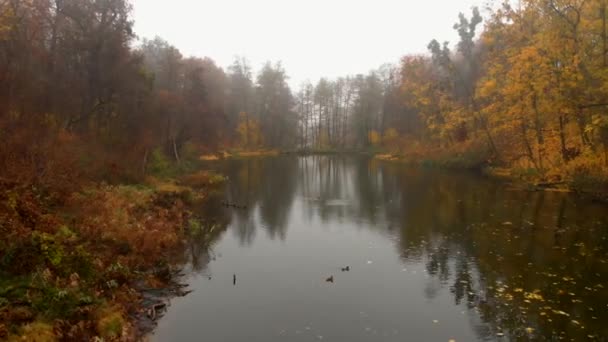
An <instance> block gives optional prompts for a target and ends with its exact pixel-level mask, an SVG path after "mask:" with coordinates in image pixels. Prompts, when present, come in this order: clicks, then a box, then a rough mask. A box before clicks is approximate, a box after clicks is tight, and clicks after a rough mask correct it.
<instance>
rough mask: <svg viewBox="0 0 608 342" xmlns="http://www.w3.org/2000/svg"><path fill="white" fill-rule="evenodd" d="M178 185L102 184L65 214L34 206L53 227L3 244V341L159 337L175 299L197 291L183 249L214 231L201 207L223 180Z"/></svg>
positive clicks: (73, 198)
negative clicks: (159, 325) (185, 279)
mask: <svg viewBox="0 0 608 342" xmlns="http://www.w3.org/2000/svg"><path fill="white" fill-rule="evenodd" d="M179 179H180V181H179V182H177V181H176V180H173V179H164V180H154V181H150V180H146V181H145V182H142V183H138V184H130V185H124V184H123V185H115V186H110V185H104V184H101V183H99V184H98V183H93V184H89V185H87V186H86V187H84V188H82V189H79V190H77V191H76V192H75V193H74V194H72V195H70V200H69V202H68V205H66V206H64V207H52V206H49V204H47V203H45V202H42V201H34V200H32V201H31V203H28V204H27V205H28V206H29V207H30V210H32V211H33V210H34V209H35V210H36V211H40V212H42V213H43V216H42V217H43V218H45V220H44V221H41V222H37V221H36V222H34V223H35V225H34V229H33V230H29V231H28V230H23V232H22V233H20V234H22V236H20V237H18V238H17V236H15V237H13V238H11V237H5V239H4V240H3V241H0V247H2V248H3V249H4V250H5V251H4V253H3V255H4V256H3V257H2V258H0V263H1V264H0V265H2V266H3V267H2V268H1V269H0V271H1V273H0V340H4V339H6V340H8V341H18V340H24V339H25V340H44V341H56V340H61V339H65V338H69V339H77V340H83V339H84V340H88V339H91V338H95V337H100V338H102V339H105V340H126V341H131V340H141V339H142V338H144V337H145V336H146V335H147V334H149V333H150V332H151V331H153V329H154V327H155V326H156V321H157V319H158V318H160V317H161V316H162V311H163V310H164V309H165V308H166V307H167V305H168V303H169V301H170V300H171V299H172V298H175V297H178V296H184V295H187V294H188V293H189V292H190V291H189V290H188V289H187V285H186V284H183V283H181V282H180V277H181V276H182V275H183V274H182V271H183V267H184V265H185V264H186V262H187V260H185V258H187V257H186V256H185V255H184V253H183V252H184V248H187V246H188V244H189V241H192V240H193V239H197V243H205V241H206V239H208V238H209V236H210V235H211V234H212V230H213V226H211V229H209V228H210V227H209V226H207V225H205V223H204V221H203V218H202V217H200V216H199V215H197V214H196V213H194V212H193V211H192V210H193V209H194V208H195V207H198V206H199V205H200V204H201V203H203V204H204V203H205V202H206V201H208V200H209V196H210V194H212V193H213V191H214V187H215V186H217V185H218V184H219V183H222V182H223V181H224V178H223V176H219V175H216V174H212V173H207V172H204V174H203V171H199V172H195V173H193V174H187V175H182V176H179ZM17 190H18V189H15V190H10V188H9V190H6V192H5V194H6V193H8V194H10V193H11V191H17ZM15 206H16V209H15V213H17V212H18V211H19V212H22V211H23V210H24V209H21V207H22V206H23V204H21V203H17V204H16V205H15ZM9 214H10V213H7V214H5V215H9ZM15 215H16V214H15ZM18 218H19V216H14V218H13V220H17V219H18ZM50 218H52V221H50V222H48V223H45V222H47V221H48V220H49V219H50ZM66 218H70V219H69V220H68V219H66ZM43 224H44V225H43ZM198 240H201V241H198ZM11 260H20V261H19V262H18V263H17V264H15V261H11ZM11 263H12V264H14V265H13V266H8V265H10V264H11ZM19 263H25V264H24V266H19Z"/></svg>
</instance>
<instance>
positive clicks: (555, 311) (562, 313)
mask: <svg viewBox="0 0 608 342" xmlns="http://www.w3.org/2000/svg"><path fill="white" fill-rule="evenodd" d="M553 313H554V314H557V315H562V316H566V317H570V314H568V313H566V312H564V311H561V310H553Z"/></svg>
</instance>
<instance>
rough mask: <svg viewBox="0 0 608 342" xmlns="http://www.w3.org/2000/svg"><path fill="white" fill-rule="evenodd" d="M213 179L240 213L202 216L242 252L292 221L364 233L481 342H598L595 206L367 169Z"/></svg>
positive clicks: (276, 170)
mask: <svg viewBox="0 0 608 342" xmlns="http://www.w3.org/2000/svg"><path fill="white" fill-rule="evenodd" d="M213 167H215V168H218V169H219V170H220V171H221V172H224V173H225V174H227V175H228V176H229V178H230V182H229V183H228V185H227V188H226V193H225V197H226V199H227V200H228V201H230V202H233V203H241V204H246V205H247V208H246V209H242V210H228V209H225V208H220V207H216V208H211V212H213V213H215V215H217V214H218V213H222V214H221V215H219V216H224V217H225V218H224V219H223V221H222V222H223V224H224V225H226V224H228V222H229V223H230V227H231V231H232V233H233V234H235V235H236V237H237V238H238V241H239V243H240V244H241V246H243V247H248V246H252V245H254V244H255V243H256V241H258V240H259V239H260V238H267V239H270V240H279V241H285V240H289V237H290V225H292V224H294V223H293V222H291V221H293V220H294V215H298V217H297V220H299V221H301V224H302V225H313V224H314V222H316V221H317V220H318V221H320V222H324V223H332V222H336V223H339V224H340V225H348V226H349V227H350V229H357V230H361V229H366V230H372V231H374V232H375V233H377V234H379V235H381V236H384V237H385V238H386V241H390V244H392V245H393V246H394V248H396V252H397V254H398V255H399V257H400V258H401V262H402V264H403V267H404V270H406V269H407V267H413V265H418V264H423V265H424V269H425V271H426V272H427V273H428V275H429V277H428V278H426V280H425V284H424V286H423V287H422V288H420V289H419V291H420V294H421V295H424V296H425V297H426V298H427V299H428V300H433V299H435V298H436V297H437V296H438V295H439V294H440V293H441V291H443V290H444V289H447V290H448V291H449V293H450V294H451V296H452V297H453V298H452V299H453V303H454V305H455V306H460V305H464V306H465V308H466V310H467V312H466V314H467V315H468V317H469V321H470V325H471V326H472V330H473V331H474V332H475V334H476V336H477V338H479V339H481V340H493V339H497V338H500V337H502V336H504V338H506V339H513V340H535V339H547V340H559V339H566V340H577V341H578V340H587V339H597V340H600V339H601V338H603V337H606V336H608V328H607V327H606V325H605V324H604V322H606V321H608V291H607V289H606V288H605V286H608V283H607V281H608V265H607V261H606V257H607V255H608V240H607V236H608V229H607V227H608V215H607V212H608V210H607V208H606V207H605V206H601V205H598V204H593V203H590V202H586V201H584V200H581V199H577V198H576V197H573V196H568V195H565V194H559V193H545V192H521V191H516V190H511V189H508V188H507V187H506V186H505V185H504V184H500V183H495V182H492V181H489V180H484V179H481V178H480V177H478V176H475V175H471V174H468V173H459V172H449V173H447V172H439V171H432V170H420V169H416V168H409V167H405V166H401V165H396V164H386V163H381V162H376V161H373V160H370V159H367V158H347V157H306V158H296V157H281V158H270V159H252V160H241V161H228V162H224V163H222V164H215V165H213ZM296 205H298V206H301V209H299V210H297V212H295V210H294V206H296ZM260 235H263V236H260ZM296 243H297V241H296ZM389 246H390V245H389ZM382 248H386V247H382ZM389 248H390V247H389ZM311 253H314V251H311ZM196 255H203V256H204V257H202V258H203V259H206V260H208V258H212V255H211V254H209V253H208V252H207V251H203V250H196V248H195V247H194V246H192V259H193V263H194V264H195V265H196V264H197V263H198V264H200V263H201V261H200V260H198V261H197V258H199V259H200V258H201V257H199V256H196ZM276 257H277V258H281V256H280V255H277V256H276ZM195 268H196V266H195ZM604 284H607V285H604Z"/></svg>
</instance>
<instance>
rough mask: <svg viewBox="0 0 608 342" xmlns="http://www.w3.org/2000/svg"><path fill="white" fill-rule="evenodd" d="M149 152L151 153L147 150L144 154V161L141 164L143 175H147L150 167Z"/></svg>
mask: <svg viewBox="0 0 608 342" xmlns="http://www.w3.org/2000/svg"><path fill="white" fill-rule="evenodd" d="M149 152H150V150H148V149H147V148H146V151H145V152H144V159H143V161H142V163H141V174H142V175H146V169H147V166H148V154H149Z"/></svg>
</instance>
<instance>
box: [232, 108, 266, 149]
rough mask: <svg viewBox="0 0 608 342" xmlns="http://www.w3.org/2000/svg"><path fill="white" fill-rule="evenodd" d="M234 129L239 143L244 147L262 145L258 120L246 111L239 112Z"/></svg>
mask: <svg viewBox="0 0 608 342" xmlns="http://www.w3.org/2000/svg"><path fill="white" fill-rule="evenodd" d="M236 131H237V133H238V135H239V145H240V146H241V147H243V148H246V149H252V148H258V147H260V146H262V145H263V136H262V130H261V129H260V122H259V120H258V119H256V118H252V117H251V115H249V113H247V112H241V113H239V124H238V125H237V128H236Z"/></svg>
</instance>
